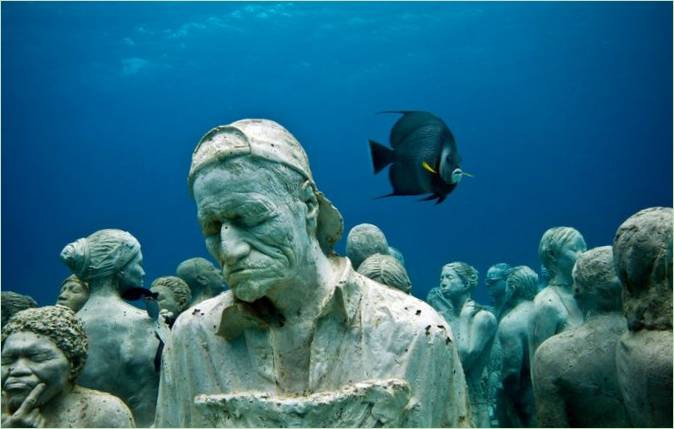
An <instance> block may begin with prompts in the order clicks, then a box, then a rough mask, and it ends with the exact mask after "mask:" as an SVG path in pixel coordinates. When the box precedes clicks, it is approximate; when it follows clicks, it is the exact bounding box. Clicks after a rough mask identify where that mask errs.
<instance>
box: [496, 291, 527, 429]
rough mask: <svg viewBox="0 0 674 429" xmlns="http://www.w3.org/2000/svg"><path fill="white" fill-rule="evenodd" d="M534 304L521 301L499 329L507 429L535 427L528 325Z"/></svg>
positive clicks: (504, 319)
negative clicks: (508, 428)
mask: <svg viewBox="0 0 674 429" xmlns="http://www.w3.org/2000/svg"><path fill="white" fill-rule="evenodd" d="M533 314H534V303H533V302H531V301H521V302H520V303H518V304H517V305H516V306H515V308H513V309H512V310H510V311H509V312H508V313H507V314H506V315H505V316H503V319H502V320H501V323H500V324H499V327H498V336H499V344H500V347H501V353H502V355H503V364H502V369H501V380H502V383H503V390H504V397H505V398H504V410H503V418H504V419H506V420H507V423H506V424H505V426H513V427H518V426H519V427H528V426H531V425H532V424H533V417H534V403H533V391H532V387H531V377H530V364H529V362H530V361H529V325H530V323H531V320H532V317H533Z"/></svg>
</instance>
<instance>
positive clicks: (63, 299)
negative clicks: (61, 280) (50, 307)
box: [56, 280, 89, 312]
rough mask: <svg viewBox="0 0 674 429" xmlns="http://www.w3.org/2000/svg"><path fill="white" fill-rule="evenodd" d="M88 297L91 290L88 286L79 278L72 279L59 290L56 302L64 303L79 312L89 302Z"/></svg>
mask: <svg viewBox="0 0 674 429" xmlns="http://www.w3.org/2000/svg"><path fill="white" fill-rule="evenodd" d="M87 299H89V291H88V290H87V288H86V287H84V286H83V285H82V283H80V282H78V281H77V280H71V281H68V282H66V283H65V284H64V285H63V287H61V292H59V296H58V298H57V299H56V303H57V304H59V305H64V306H66V307H68V308H70V309H71V310H72V311H74V312H78V311H79V310H80V308H82V306H83V305H84V304H85V303H86V302H87Z"/></svg>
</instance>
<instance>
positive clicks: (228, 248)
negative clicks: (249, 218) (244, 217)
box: [220, 224, 250, 267]
mask: <svg viewBox="0 0 674 429" xmlns="http://www.w3.org/2000/svg"><path fill="white" fill-rule="evenodd" d="M249 252H250V245H249V244H248V243H247V242H246V241H245V239H244V238H243V234H242V233H241V231H239V230H237V228H235V227H233V226H232V225H229V224H223V225H222V227H221V228H220V253H221V254H222V260H223V262H224V264H225V266H228V267H231V266H233V265H236V263H237V262H238V261H239V260H240V259H241V258H243V257H244V256H246V255H248V253H249Z"/></svg>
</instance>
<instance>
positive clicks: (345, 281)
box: [217, 257, 362, 341]
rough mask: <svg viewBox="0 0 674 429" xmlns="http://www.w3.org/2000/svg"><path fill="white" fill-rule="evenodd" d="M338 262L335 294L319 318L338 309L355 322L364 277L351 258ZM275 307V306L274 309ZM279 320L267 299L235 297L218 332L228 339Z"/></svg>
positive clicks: (226, 307) (226, 306)
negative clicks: (354, 267) (267, 303)
mask: <svg viewBox="0 0 674 429" xmlns="http://www.w3.org/2000/svg"><path fill="white" fill-rule="evenodd" d="M330 259H331V261H332V262H333V264H334V265H335V266H336V271H337V272H338V274H337V283H336V284H335V288H334V289H333V292H332V295H331V296H330V297H329V298H328V299H326V300H325V303H324V305H323V307H322V309H321V311H320V312H319V315H318V318H321V317H324V316H327V315H329V314H330V313H332V312H333V311H335V312H337V313H338V314H339V315H340V316H342V319H343V321H344V323H345V324H346V325H351V323H353V321H354V319H355V317H356V315H357V313H358V308H359V306H360V300H361V297H362V291H361V288H362V285H361V283H362V279H360V278H359V276H358V274H356V272H355V271H354V270H353V268H352V267H351V261H349V259H348V258H344V257H331V258H330ZM271 310H273V309H271ZM277 323H279V318H278V317H276V316H275V315H274V314H273V311H270V308H269V306H268V305H266V304H264V303H263V302H255V303H253V304H249V303H246V302H243V301H240V300H237V299H235V298H234V297H233V295H232V299H231V300H228V302H226V303H225V304H224V307H223V309H222V313H221V317H220V326H219V327H218V330H217V333H218V335H220V336H221V337H223V338H225V339H226V340H227V341H233V340H235V339H236V338H238V337H240V336H241V335H242V334H243V332H244V331H245V330H247V329H260V330H267V329H269V328H270V326H272V325H274V324H277Z"/></svg>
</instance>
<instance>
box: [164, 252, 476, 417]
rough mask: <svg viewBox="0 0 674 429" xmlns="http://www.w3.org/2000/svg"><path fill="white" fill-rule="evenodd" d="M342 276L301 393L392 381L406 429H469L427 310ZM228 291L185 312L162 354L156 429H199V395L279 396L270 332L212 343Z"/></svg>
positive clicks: (460, 380) (453, 353) (443, 327)
mask: <svg viewBox="0 0 674 429" xmlns="http://www.w3.org/2000/svg"><path fill="white" fill-rule="evenodd" d="M338 262H339V264H341V273H340V276H338V277H339V279H338V281H337V283H336V285H335V287H334V292H333V295H332V297H331V298H330V299H329V300H328V301H327V304H326V305H325V306H324V308H323V311H322V312H321V314H320V315H319V317H318V319H317V320H316V325H315V326H316V327H315V333H314V336H313V340H312V343H311V349H310V350H311V351H310V354H311V355H310V366H309V389H308V392H307V393H309V394H310V393H314V392H324V391H330V390H337V389H339V388H342V387H344V386H345V385H350V384H353V383H356V382H360V381H366V380H373V379H391V378H398V379H402V380H404V381H406V382H407V383H408V384H409V387H410V389H411V394H412V397H411V400H410V403H409V404H408V407H411V409H410V412H409V414H408V418H407V421H406V422H405V424H406V425H407V426H412V427H468V426H470V419H469V417H468V405H467V395H466V384H465V379H464V375H463V370H462V368H461V363H460V360H459V356H458V353H457V350H456V347H455V344H454V341H453V338H452V334H451V329H450V328H449V326H448V325H447V323H446V322H445V321H444V319H443V318H442V317H441V316H440V315H439V314H438V313H437V312H436V311H435V310H433V308H431V307H430V306H429V305H427V304H426V303H424V302H423V301H421V300H418V299H416V298H414V297H412V296H409V295H407V294H404V293H402V292H400V291H397V290H393V289H390V288H387V287H385V286H383V285H380V284H379V283H376V282H374V281H372V280H370V279H368V278H366V277H364V276H362V275H360V274H358V273H356V272H355V271H354V270H353V269H352V267H351V264H350V262H349V261H348V259H345V258H339V261H338ZM233 303H234V297H233V295H232V292H231V291H228V292H226V293H224V294H221V295H219V296H217V297H214V298H211V299H209V300H207V301H204V302H202V303H200V304H198V305H196V306H194V307H192V308H190V309H189V310H187V311H185V312H184V313H183V314H182V315H181V316H180V317H179V318H178V320H177V321H176V323H175V325H174V328H173V331H172V335H171V339H170V340H169V342H168V343H167V345H166V348H165V350H164V357H163V362H162V373H161V383H160V389H159V398H158V400H157V414H156V420H155V426H156V427H191V426H195V425H198V419H197V418H196V417H197V415H196V409H195V406H194V398H195V396H197V395H200V394H220V393H234V392H265V393H269V394H271V395H277V394H278V392H279V389H278V386H277V384H276V375H275V374H276V369H275V366H274V360H273V355H274V351H273V350H272V343H271V339H270V335H271V334H270V329H272V330H273V329H274V328H273V327H271V328H269V329H254V328H251V329H245V330H244V331H243V333H242V335H240V336H238V337H237V338H234V339H231V340H226V339H225V338H223V336H220V335H218V332H219V324H220V321H221V315H222V312H223V310H224V309H225V308H227V307H228V306H231V305H233Z"/></svg>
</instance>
